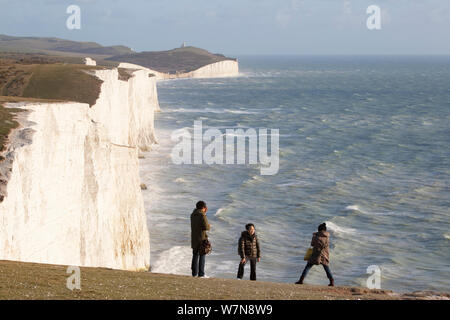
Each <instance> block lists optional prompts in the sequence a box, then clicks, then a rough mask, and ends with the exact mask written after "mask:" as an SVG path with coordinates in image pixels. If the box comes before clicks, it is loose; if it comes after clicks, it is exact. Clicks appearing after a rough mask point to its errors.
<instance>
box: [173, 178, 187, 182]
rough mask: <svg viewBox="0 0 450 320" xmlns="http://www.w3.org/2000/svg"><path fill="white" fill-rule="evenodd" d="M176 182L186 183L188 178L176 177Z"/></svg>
mask: <svg viewBox="0 0 450 320" xmlns="http://www.w3.org/2000/svg"><path fill="white" fill-rule="evenodd" d="M175 182H176V183H186V180H184V179H183V178H176V179H175Z"/></svg>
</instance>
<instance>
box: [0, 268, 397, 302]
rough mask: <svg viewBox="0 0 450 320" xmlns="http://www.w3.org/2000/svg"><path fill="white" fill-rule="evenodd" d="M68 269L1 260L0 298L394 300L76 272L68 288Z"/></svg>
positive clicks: (378, 294)
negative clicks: (74, 285) (76, 283)
mask: <svg viewBox="0 0 450 320" xmlns="http://www.w3.org/2000/svg"><path fill="white" fill-rule="evenodd" d="M66 270H67V266H58V265H49V264H37V263H25V262H15V261H0V299H153V300H169V299H170V300H180V299H183V300H187V299H190V300H207V299H216V300H220V299H230V300H236V299H237V300H312V299H314V300H336V299H352V300H356V299H397V297H395V296H392V295H389V294H388V293H389V292H388V291H383V290H368V289H363V288H350V287H334V288H329V287H322V286H312V285H295V284H287V283H274V282H261V281H256V282H254V281H248V280H235V279H219V278H210V279H199V278H192V277H189V276H179V275H167V274H157V273H151V272H132V271H122V270H112V269H106V268H85V267H83V268H81V290H76V289H74V290H73V291H71V290H69V289H67V287H66V283H67V278H68V277H69V276H70V275H69V274H67V273H66Z"/></svg>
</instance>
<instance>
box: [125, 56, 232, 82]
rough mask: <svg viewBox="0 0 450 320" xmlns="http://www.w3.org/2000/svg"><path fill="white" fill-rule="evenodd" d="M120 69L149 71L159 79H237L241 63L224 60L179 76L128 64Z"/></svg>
mask: <svg viewBox="0 0 450 320" xmlns="http://www.w3.org/2000/svg"><path fill="white" fill-rule="evenodd" d="M119 68H131V69H143V70H147V71H148V72H150V73H153V74H154V75H155V76H156V78H157V79H180V78H223V77H237V76H238V75H239V63H238V62H237V61H234V60H223V61H219V62H215V63H211V64H208V65H206V66H203V67H201V68H199V69H196V70H193V71H190V72H186V73H178V74H169V73H163V72H159V71H155V70H152V69H149V68H145V67H142V66H140V65H136V64H132V63H127V62H122V63H120V65H119Z"/></svg>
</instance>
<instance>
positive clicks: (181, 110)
mask: <svg viewBox="0 0 450 320" xmlns="http://www.w3.org/2000/svg"><path fill="white" fill-rule="evenodd" d="M165 112H166V113H176V112H179V113H233V114H258V113H260V112H257V111H248V110H239V109H211V108H203V109H198V108H177V109H168V110H166V111H165Z"/></svg>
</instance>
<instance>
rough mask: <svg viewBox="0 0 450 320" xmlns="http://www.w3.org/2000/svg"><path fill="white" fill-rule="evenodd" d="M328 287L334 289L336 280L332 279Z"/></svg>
mask: <svg viewBox="0 0 450 320" xmlns="http://www.w3.org/2000/svg"><path fill="white" fill-rule="evenodd" d="M328 286H329V287H334V279H333V278H331V279H330V284H329V285H328Z"/></svg>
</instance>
